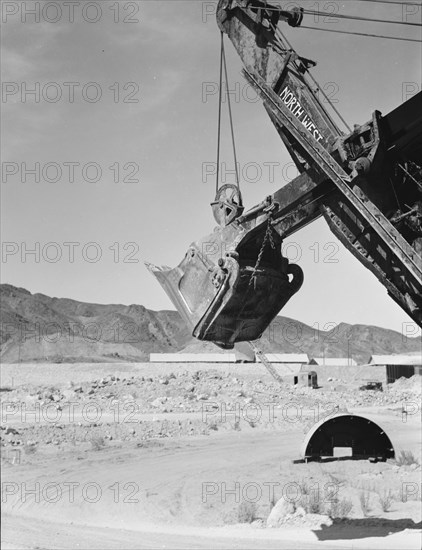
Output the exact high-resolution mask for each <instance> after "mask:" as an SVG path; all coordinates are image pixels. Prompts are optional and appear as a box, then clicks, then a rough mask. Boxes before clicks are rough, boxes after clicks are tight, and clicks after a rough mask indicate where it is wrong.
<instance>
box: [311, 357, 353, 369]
mask: <svg viewBox="0 0 422 550" xmlns="http://www.w3.org/2000/svg"><path fill="white" fill-rule="evenodd" d="M309 364H310V365H318V366H320V367H356V365H357V363H356V361H355V360H354V359H352V358H351V357H313V358H312V359H311V360H310V361H309Z"/></svg>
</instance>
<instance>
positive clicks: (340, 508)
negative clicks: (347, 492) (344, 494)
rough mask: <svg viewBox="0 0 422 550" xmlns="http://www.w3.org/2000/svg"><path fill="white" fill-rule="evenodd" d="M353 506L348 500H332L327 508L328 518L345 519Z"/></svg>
mask: <svg viewBox="0 0 422 550" xmlns="http://www.w3.org/2000/svg"><path fill="white" fill-rule="evenodd" d="M352 508H353V504H352V501H351V500H349V499H348V498H342V499H341V500H340V499H335V500H332V501H331V503H330V507H329V508H328V515H329V516H330V518H347V517H348V516H349V514H350V512H351V511H352Z"/></svg>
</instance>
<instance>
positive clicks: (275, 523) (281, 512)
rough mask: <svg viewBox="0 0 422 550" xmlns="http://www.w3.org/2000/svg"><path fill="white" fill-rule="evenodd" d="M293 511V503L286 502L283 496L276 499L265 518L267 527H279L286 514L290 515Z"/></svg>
mask: <svg viewBox="0 0 422 550" xmlns="http://www.w3.org/2000/svg"><path fill="white" fill-rule="evenodd" d="M294 512H295V507H294V505H293V503H291V502H288V501H287V500H286V499H285V498H281V499H280V500H278V501H277V503H276V505H275V506H274V508H273V509H272V510H271V512H270V515H269V516H268V519H267V527H280V526H281V525H282V524H283V523H284V521H285V519H286V518H287V517H288V516H292V515H293V514H294Z"/></svg>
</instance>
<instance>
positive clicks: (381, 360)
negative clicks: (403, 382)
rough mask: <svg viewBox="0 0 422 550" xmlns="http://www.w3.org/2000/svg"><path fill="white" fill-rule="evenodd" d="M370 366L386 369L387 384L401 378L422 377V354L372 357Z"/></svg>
mask: <svg viewBox="0 0 422 550" xmlns="http://www.w3.org/2000/svg"><path fill="white" fill-rule="evenodd" d="M368 366H374V367H375V366H378V367H384V369H385V371H384V372H385V381H386V382H387V384H391V383H392V382H395V381H396V380H398V379H399V378H411V377H412V376H414V375H415V374H419V375H422V354H419V353H417V354H415V355H372V357H371V358H370V360H369V363H368Z"/></svg>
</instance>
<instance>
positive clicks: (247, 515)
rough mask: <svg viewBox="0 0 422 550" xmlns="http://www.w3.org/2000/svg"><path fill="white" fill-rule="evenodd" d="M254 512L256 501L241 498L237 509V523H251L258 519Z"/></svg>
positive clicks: (255, 510) (255, 511)
mask: <svg viewBox="0 0 422 550" xmlns="http://www.w3.org/2000/svg"><path fill="white" fill-rule="evenodd" d="M256 514H257V506H256V503H255V502H250V501H246V500H242V502H241V503H240V504H239V508H238V510H237V521H238V522H239V523H252V522H253V521H255V520H256V519H258V518H257V515H256Z"/></svg>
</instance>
